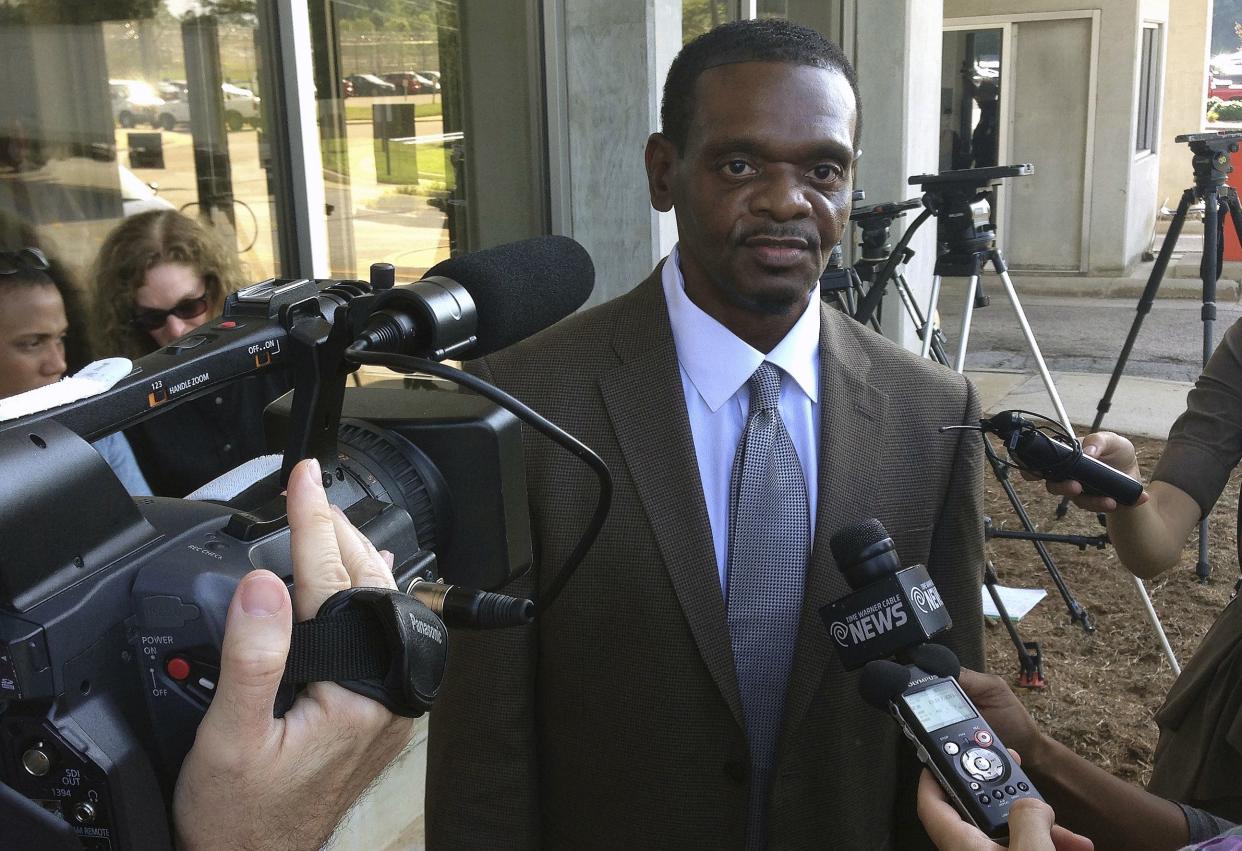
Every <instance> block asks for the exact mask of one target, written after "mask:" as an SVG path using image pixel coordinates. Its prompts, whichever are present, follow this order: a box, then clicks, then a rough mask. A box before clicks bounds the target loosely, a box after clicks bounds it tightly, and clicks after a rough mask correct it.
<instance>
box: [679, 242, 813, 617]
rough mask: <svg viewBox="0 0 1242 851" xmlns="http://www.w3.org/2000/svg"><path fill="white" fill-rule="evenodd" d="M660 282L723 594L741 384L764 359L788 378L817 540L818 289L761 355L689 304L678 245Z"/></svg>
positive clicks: (742, 415)
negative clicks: (788, 329) (688, 416)
mask: <svg viewBox="0 0 1242 851" xmlns="http://www.w3.org/2000/svg"><path fill="white" fill-rule="evenodd" d="M661 283H662V284H663V286H664V299H665V301H666V302H667V303H668V318H669V322H670V323H671V324H672V326H673V342H674V343H675V344H676V347H677V361H678V363H679V364H680V366H681V387H682V391H683V392H684V393H685V396H686V411H687V412H688V413H689V415H690V432H691V434H692V435H693V437H694V454H695V456H696V458H697V460H698V464H699V480H700V482H701V483H702V485H703V498H704V500H705V501H706V502H707V517H708V520H709V521H710V522H711V527H712V542H713V543H714V544H715V548H716V567H717V570H718V572H719V576H720V588H721V592H722V593H723V592H724V590H725V589H727V588H728V576H727V573H726V571H727V566H728V564H729V480H730V478H731V477H732V474H733V456H734V454H735V453H736V451H737V444H738V441H740V440H741V438H742V430H743V429H744V428H745V427H746V413H747V411H748V410H749V408H750V389H749V388H748V387H747V385H746V382H747V381H749V380H750V377H751V375H753V374H754V372H755V370H756V369H758V368H759V364H761V363H763V361H764V360H769V361H771V362H772V363H774V364H776V365H777V366H779V367H780V368H781V369H783V370H784V371H785V372H786V373H788V377H787V378H786V379H785V380H784V381H783V382H782V383H781V419H782V420H784V422H785V430H786V431H788V432H789V437H790V439H791V440H793V444H794V448H795V449H796V450H797V452H798V460H799V461H800V462H801V463H802V477H803V480H804V481H805V482H806V484H807V505H808V507H809V508H810V512H811V517H810V520H811V540H814V539H815V538H814V536H815V504H816V497H817V493H816V491H817V487H816V484H817V482H818V481H819V478H818V473H817V471H818V469H819V286H818V285H816V287H815V289H814V290H812V291H811V295H810V298H809V299H808V300H807V304H808V308H807V309H806V310H805V311H803V313H802V316H801V317H799V319H798V321H797V322H796V323H795V324H794V326H793V328H791V329H790V331H789V333H788V334H786V335H785V338H784V339H783V340H781V341H780V342H779V343H778V344H777V345H776V348H774V349H772V351H770V352H768V353H767V355H764V353H763V352H761V351H759V350H758V349H754V348H752V347H751V346H750V345H749V344H748V343H745V342H743V341H742V340H741V339H740V338H738V337H737V336H736V335H734V333H733V332H732V331H730V330H729V329H728V328H726V327H725V326H723V325H721V324H720V323H719V322H717V321H716V320H715V319H713V318H712V317H711V316H708V315H707V314H706V313H705V312H703V310H702V309H700V308H699V306H698V305H696V304H695V303H694V302H692V301H690V298H689V297H688V296H687V295H686V284H685V280H684V279H683V278H682V276H681V261H680V256H679V254H678V251H677V248H676V247H674V248H673V251H672V253H671V254H669V257H668V260H667V262H665V264H664V268H663V270H662V271H661ZM790 379H792V380H790Z"/></svg>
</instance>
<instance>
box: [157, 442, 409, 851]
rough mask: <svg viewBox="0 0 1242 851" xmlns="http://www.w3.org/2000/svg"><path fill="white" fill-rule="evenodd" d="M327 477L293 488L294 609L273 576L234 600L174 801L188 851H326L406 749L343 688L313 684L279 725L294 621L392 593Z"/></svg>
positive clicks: (376, 714)
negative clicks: (212, 690)
mask: <svg viewBox="0 0 1242 851" xmlns="http://www.w3.org/2000/svg"><path fill="white" fill-rule="evenodd" d="M320 477H321V473H320V470H319V464H318V462H316V461H314V460H313V459H312V460H308V461H303V462H301V463H300V464H299V465H298V466H297V467H296V468H294V472H293V475H292V476H291V477H290V479H289V491H288V508H289V526H290V529H291V541H290V548H291V550H292V553H293V573H294V585H293V598H294V599H293V600H292V601H291V600H290V598H289V592H288V590H287V589H286V588H285V584H284V582H282V581H281V580H280V579H279V578H278V577H277V576H276V575H275V574H273V573H271V572H270V571H266V570H256V571H253V572H251V573H250V574H248V575H247V576H246V577H245V578H244V579H243V580H242V582H241V584H240V585H239V586H238V588H237V592H236V593H235V594H234V595H233V601H232V603H231V605H230V606H229V613H228V618H227V621H226V623H225V632H224V641H223V644H222V646H221V655H220V680H219V683H218V684H217V687H216V696H215V698H214V699H213V700H212V702H211V705H210V707H209V708H208V710H207V713H206V715H204V716H203V720H202V723H201V724H200V725H199V728H198V734H197V736H196V738H195V741H194V747H193V748H192V749H191V750H190V753H189V755H188V756H187V757H186V760H185V762H184V764H183V766H182V771H181V775H180V778H179V780H178V782H177V787H176V792H175V796H174V801H173V813H174V824H175V828H176V832H177V838H178V846H179V847H181V848H187V849H196V848H218V847H227V848H252V847H253V848H260V847H261V848H269V849H283V848H289V849H298V848H318V847H320V846H321V845H323V843H324V842H325V841H326V840H327V838H328V836H329V835H330V834H331V833H332V831H333V829H334V828H335V827H336V824H337V822H338V821H339V820H340V818H341V816H342V815H344V813H345V811H346V810H347V809H348V808H349V806H350V804H352V802H353V801H354V800H355V799H356V798H357V797H358V796H359V795H360V794H361V793H362V792H363V790H365V789H366V787H367V786H368V785H369V784H370V783H371V781H372V780H373V779H374V778H375V777H376V775H378V774H379V773H380V771H382V770H383V769H384V768H385V767H386V766H387V765H388V764H389V763H390V762H391V761H392V760H393V759H394V758H395V757H396V756H397V754H399V753H400V752H401V750H402V748H404V747H405V745H406V743H407V742H408V741H409V737H410V733H411V729H412V723H413V722H412V720H411V719H409V718H402V717H400V716H397V715H394V714H392V713H391V712H389V711H388V710H387V709H385V708H384V707H383V706H381V705H380V704H379V703H377V702H375V701H373V700H370V699H368V698H365V697H362V696H361V695H358V694H355V693H353V692H351V691H348V690H346V689H345V688H342V687H341V686H339V685H337V684H336V683H329V682H319V683H312V684H310V685H309V686H308V687H307V688H306V690H305V691H303V692H302V693H301V694H300V695H299V696H298V698H297V699H296V700H295V701H294V703H293V706H292V707H291V708H290V709H289V711H288V712H287V713H286V714H285V715H284V717H283V718H273V717H272V704H273V703H274V702H275V699H276V693H277V690H278V689H279V687H280V681H281V676H282V674H283V673H284V670H285V660H286V657H287V656H288V653H289V642H290V636H291V634H292V629H293V620H294V618H295V617H296V619H297V620H299V621H301V620H308V619H310V618H313V617H314V616H315V613H316V612H317V611H318V610H319V607H320V605H321V604H322V603H323V601H324V600H326V599H327V598H328V597H330V596H332V594H334V593H336V592H337V591H340V590H343V589H345V588H350V587H386V588H395V587H396V585H395V583H394V581H393V576H392V570H391V567H390V566H389V565H388V564H386V563H385V560H384V558H383V557H381V555H380V554H379V553H378V552H377V551H376V550H375V547H374V546H372V545H371V543H370V541H368V540H367V538H366V537H365V536H363V535H362V534H361V533H360V532H359V531H358V530H357V529H355V528H354V527H353V526H352V525H351V524H350V523H349V521H348V520H346V519H345V517H344V515H343V514H341V513H340V512H339V511H333V510H332V509H331V508H330V506H329V504H328V498H327V495H326V494H325V492H324V489H323V484H322V482H321V480H320ZM292 801H301V802H302V804H301V805H299V806H290V803H291V802H292ZM277 804H278V806H277ZM224 814H227V817H222V815H224Z"/></svg>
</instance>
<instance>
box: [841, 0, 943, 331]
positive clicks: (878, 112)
mask: <svg viewBox="0 0 1242 851" xmlns="http://www.w3.org/2000/svg"><path fill="white" fill-rule="evenodd" d="M853 6H854V9H853V12H854V27H853V30H854V31H853V33H852V34H851V33H846V40H847V44H846V50H847V52H848V53H849V55H850V57H851V59H852V60H853V62H854V67H855V69H856V70H857V72H858V86H859V90H860V93H861V95H862V111H863V131H862V139H861V142H860V147H861V148H862V151H863V155H862V158H861V159H860V160H859V161H858V171H857V178H856V179H855V186H857V187H858V188H861V189H864V190H865V191H866V193H867V200H866V201H865V202H863V203H876V202H879V201H896V200H901V199H905V198H916V197H918V196H919V194H920V193H919V189H918V187H917V186H908V185H907V184H906V178H907V177H909V176H910V175H912V174H928V173H934V172H936V171H938V165H939V156H938V145H939V132H938V130H939V106H940V49H941V26H942V24H943V19H944V4H943V2H942V0H853ZM850 41H852V44H850V43H848V42H850ZM917 214H918V210H914V211H912V212H910V213H907V214H906V216H905V218H903V219H899V220H898V221H897V222H895V223H894V227H893V241H894V242H896V241H897V239H898V238H900V236H901V234H902V233H903V232H904V227H905V225H907V224H909V223H910V222H911V221H913V220H914V217H915V216H916V215H917ZM935 236H936V227H935V220H934V219H929V220H928V221H927V222H926V223H925V224H924V225H923V226H922V227H921V228H920V229H919V232H918V233H917V234H916V235H915V237H914V239H913V241H912V242H911V243H910V247H911V248H912V249H914V251H915V252H916V254H915V258H914V261H913V262H912V263H911V264H910V265H909V266H908V267H907V268H906V278H907V280H908V281H909V282H910V285H911V288H912V290H913V292H914V295H915V299H916V300H917V301H918V303H919V304H920V306H924V305H926V303H927V297H928V293H929V291H930V288H931V276H932V267H933V265H934V263H935V248H936V241H935ZM884 304H885V309H884V333H885V336H888V337H890V338H892V339H894V340H896V341H898V342H899V343H901V344H902V345H904V346H906V347H907V348H910V349H917V347H918V338H917V336H916V335H915V329H914V327H913V324H912V323H910V322H909V321H908V320H907V319H906V315H905V312H904V310H903V309H902V307H901V303H900V302H899V301H898V299H897V296H896V293H895V292H894V291H893V289H892V287H891V286H890V289H889V293H888V295H887V297H886V298H885V302H884Z"/></svg>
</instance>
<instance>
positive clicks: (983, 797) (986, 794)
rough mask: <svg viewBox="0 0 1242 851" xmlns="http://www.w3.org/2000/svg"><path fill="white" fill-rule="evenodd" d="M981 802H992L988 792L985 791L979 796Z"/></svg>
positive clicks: (984, 803)
mask: <svg viewBox="0 0 1242 851" xmlns="http://www.w3.org/2000/svg"><path fill="white" fill-rule="evenodd" d="M979 803H981V804H983V805H985V806H986V805H987V804H990V803H992V799H991V798H989V797H988V793H987V792H984V793H983V794H982V795H980V796H979Z"/></svg>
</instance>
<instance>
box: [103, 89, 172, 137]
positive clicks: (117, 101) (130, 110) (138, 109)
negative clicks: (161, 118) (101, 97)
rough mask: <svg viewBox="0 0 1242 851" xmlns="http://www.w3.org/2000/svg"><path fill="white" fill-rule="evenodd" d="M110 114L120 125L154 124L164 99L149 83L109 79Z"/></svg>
mask: <svg viewBox="0 0 1242 851" xmlns="http://www.w3.org/2000/svg"><path fill="white" fill-rule="evenodd" d="M108 88H109V89H110V91H111V95H112V115H113V117H114V118H116V120H117V122H118V123H119V124H120V125H121V126H122V127H135V126H137V124H138V123H139V122H142V123H144V124H150V125H152V126H156V123H157V116H158V115H159V112H160V110H161V108H162V107H163V106H164V99H163V98H162V97H160V96H159V95H157V94H156V93H155V89H154V88H153V87H152V86H151V84H150V83H144V82H142V81H141V80H109V81H108Z"/></svg>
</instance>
